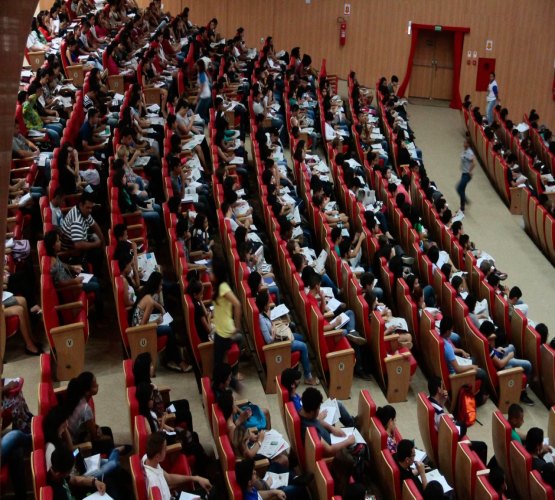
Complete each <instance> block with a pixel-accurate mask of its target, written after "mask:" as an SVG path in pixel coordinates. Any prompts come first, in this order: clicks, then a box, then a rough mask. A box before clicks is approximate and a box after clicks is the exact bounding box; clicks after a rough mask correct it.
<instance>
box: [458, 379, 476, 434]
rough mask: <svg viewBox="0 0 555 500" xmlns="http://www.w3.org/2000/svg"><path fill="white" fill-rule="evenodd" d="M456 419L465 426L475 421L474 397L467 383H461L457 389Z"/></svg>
mask: <svg viewBox="0 0 555 500" xmlns="http://www.w3.org/2000/svg"><path fill="white" fill-rule="evenodd" d="M456 419H457V420H458V421H459V422H461V423H463V424H465V425H466V426H467V427H470V426H471V425H474V422H476V398H475V397H474V393H473V392H472V387H470V386H469V385H468V384H466V385H463V386H462V387H461V389H460V391H459V396H458V402H457V415H456Z"/></svg>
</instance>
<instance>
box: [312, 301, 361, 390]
mask: <svg viewBox="0 0 555 500" xmlns="http://www.w3.org/2000/svg"><path fill="white" fill-rule="evenodd" d="M310 311H311V316H310V331H311V338H312V339H313V340H314V344H313V347H316V352H317V359H318V361H319V366H320V370H321V373H322V375H323V377H324V379H325V380H326V381H327V384H328V394H329V397H330V398H337V399H348V398H349V397H350V394H351V387H352V384H353V371H354V367H355V352H354V350H353V348H352V347H351V345H350V344H349V341H348V340H347V339H346V338H345V337H344V336H343V330H338V329H334V330H330V331H324V324H325V320H324V316H323V314H322V313H321V312H320V310H319V309H317V308H316V307H315V306H312V307H311V308H310Z"/></svg>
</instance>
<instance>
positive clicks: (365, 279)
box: [360, 272, 376, 288]
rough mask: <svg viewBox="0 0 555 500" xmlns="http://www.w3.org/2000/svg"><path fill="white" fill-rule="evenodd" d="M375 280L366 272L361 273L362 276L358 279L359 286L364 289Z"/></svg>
mask: <svg viewBox="0 0 555 500" xmlns="http://www.w3.org/2000/svg"><path fill="white" fill-rule="evenodd" d="M375 279H376V278H375V277H374V275H373V274H372V273H370V272H366V273H363V274H362V276H361V277H360V286H361V287H362V288H366V287H367V286H368V285H372V286H373V285H374V280H375Z"/></svg>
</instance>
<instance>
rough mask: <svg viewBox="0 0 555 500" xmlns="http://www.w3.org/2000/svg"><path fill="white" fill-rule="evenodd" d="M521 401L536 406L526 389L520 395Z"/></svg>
mask: <svg viewBox="0 0 555 500" xmlns="http://www.w3.org/2000/svg"><path fill="white" fill-rule="evenodd" d="M520 402H521V403H524V404H525V405H528V406H534V405H535V404H536V403H534V401H532V400H531V399H530V396H528V393H527V392H526V391H522V394H521V395H520Z"/></svg>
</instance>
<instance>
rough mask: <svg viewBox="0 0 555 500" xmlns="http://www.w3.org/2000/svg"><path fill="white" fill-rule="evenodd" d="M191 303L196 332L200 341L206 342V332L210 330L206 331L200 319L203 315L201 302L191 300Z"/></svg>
mask: <svg viewBox="0 0 555 500" xmlns="http://www.w3.org/2000/svg"><path fill="white" fill-rule="evenodd" d="M193 304H194V306H195V328H196V329H197V334H198V336H199V338H200V340H201V342H208V334H209V333H210V332H207V331H206V328H205V327H204V325H203V323H202V321H201V319H202V317H203V316H204V310H203V308H202V304H201V303H200V301H198V300H195V301H193Z"/></svg>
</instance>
